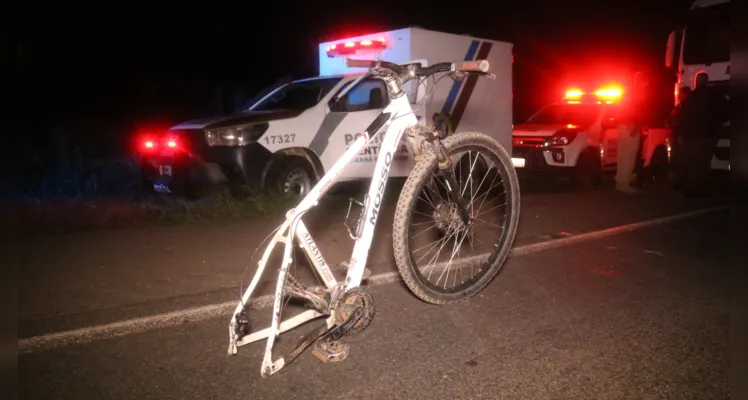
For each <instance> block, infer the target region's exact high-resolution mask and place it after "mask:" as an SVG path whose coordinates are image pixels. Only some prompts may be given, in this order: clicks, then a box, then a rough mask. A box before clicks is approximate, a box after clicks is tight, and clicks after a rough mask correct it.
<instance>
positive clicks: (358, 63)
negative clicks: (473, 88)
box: [345, 58, 490, 77]
mask: <svg viewBox="0 0 748 400" xmlns="http://www.w3.org/2000/svg"><path fill="white" fill-rule="evenodd" d="M345 64H346V66H348V67H352V68H370V69H388V70H390V71H392V72H394V73H395V74H397V75H404V74H406V73H408V72H409V71H408V69H409V66H408V65H400V64H395V63H392V62H389V61H374V60H354V59H350V58H347V59H346V60H345ZM489 66H490V65H489V63H488V60H475V61H455V62H442V63H438V64H434V65H432V66H430V67H421V66H420V65H418V64H410V68H412V74H413V75H415V76H419V77H424V76H428V75H432V74H435V73H439V72H454V71H462V72H476V73H488V69H489Z"/></svg>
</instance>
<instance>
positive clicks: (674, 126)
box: [668, 86, 691, 189]
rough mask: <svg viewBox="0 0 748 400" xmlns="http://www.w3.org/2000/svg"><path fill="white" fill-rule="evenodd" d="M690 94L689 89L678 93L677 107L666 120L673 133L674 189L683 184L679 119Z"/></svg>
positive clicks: (683, 167)
mask: <svg viewBox="0 0 748 400" xmlns="http://www.w3.org/2000/svg"><path fill="white" fill-rule="evenodd" d="M689 94H691V88H690V87H688V86H685V87H683V88H682V89H680V90H679V91H678V105H677V106H675V107H674V108H673V112H672V113H670V118H669V119H668V125H669V126H670V130H671V131H672V132H673V164H674V166H675V185H674V186H675V188H676V189H677V188H682V187H683V185H684V182H685V180H684V179H685V178H684V177H685V176H686V173H685V168H686V163H685V162H683V159H684V157H683V134H682V132H681V130H682V127H681V119H683V115H682V114H683V102H684V101H685V100H686V98H687V97H688V95H689Z"/></svg>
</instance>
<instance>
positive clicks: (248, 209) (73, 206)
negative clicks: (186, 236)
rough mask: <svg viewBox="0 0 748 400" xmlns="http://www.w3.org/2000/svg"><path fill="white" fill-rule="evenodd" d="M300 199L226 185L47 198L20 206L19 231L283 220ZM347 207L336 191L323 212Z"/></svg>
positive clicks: (38, 232) (322, 203)
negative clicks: (168, 192) (184, 191)
mask: <svg viewBox="0 0 748 400" xmlns="http://www.w3.org/2000/svg"><path fill="white" fill-rule="evenodd" d="M299 200H300V198H293V197H289V196H284V195H282V194H280V193H272V192H267V191H256V190H252V189H250V188H242V190H229V189H228V188H225V187H221V188H218V189H216V190H213V191H212V192H210V193H207V194H205V195H204V196H201V197H200V198H198V199H194V200H193V199H184V198H180V197H170V196H161V195H142V196H137V197H136V198H133V199H125V198H116V197H104V196H87V197H78V198H61V199H56V200H53V199H45V200H44V201H36V202H27V203H25V204H21V205H20V207H18V211H19V213H18V217H19V218H18V222H19V225H20V230H21V231H22V232H23V233H27V234H43V233H46V234H49V233H68V232H75V231H88V230H98V229H119V228H127V227H149V226H165V225H184V224H195V223H200V222H203V221H210V220H218V221H222V220H223V221H232V220H234V221H235V220H262V219H265V218H278V217H281V216H282V215H283V214H284V213H285V212H286V211H288V210H289V209H291V208H292V207H294V206H295V205H296V204H297V203H298V201H299ZM347 206H348V197H347V196H344V195H342V194H335V193H331V194H328V195H327V196H325V198H324V199H323V200H322V201H321V202H320V204H319V207H320V208H328V209H330V208H333V209H340V208H343V207H347Z"/></svg>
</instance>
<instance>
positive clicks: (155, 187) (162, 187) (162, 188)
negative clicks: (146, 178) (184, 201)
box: [153, 183, 171, 193]
mask: <svg viewBox="0 0 748 400" xmlns="http://www.w3.org/2000/svg"><path fill="white" fill-rule="evenodd" d="M153 190H155V191H157V192H159V193H171V190H170V189H169V186H167V185H164V184H163V183H154V184H153Z"/></svg>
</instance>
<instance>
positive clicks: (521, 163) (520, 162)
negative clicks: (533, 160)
mask: <svg viewBox="0 0 748 400" xmlns="http://www.w3.org/2000/svg"><path fill="white" fill-rule="evenodd" d="M512 165H513V166H514V168H524V167H525V159H524V158H519V157H512Z"/></svg>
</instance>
